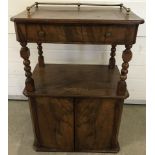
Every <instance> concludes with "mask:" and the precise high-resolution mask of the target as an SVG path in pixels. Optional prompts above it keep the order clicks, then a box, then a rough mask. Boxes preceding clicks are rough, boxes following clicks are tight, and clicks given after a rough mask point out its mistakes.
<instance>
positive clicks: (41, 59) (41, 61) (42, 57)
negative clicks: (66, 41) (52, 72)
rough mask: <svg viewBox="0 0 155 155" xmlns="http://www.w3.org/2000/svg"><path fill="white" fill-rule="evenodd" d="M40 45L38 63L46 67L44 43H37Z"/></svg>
mask: <svg viewBox="0 0 155 155" xmlns="http://www.w3.org/2000/svg"><path fill="white" fill-rule="evenodd" d="M37 45H38V54H39V56H38V63H39V67H44V66H45V64H44V56H43V55H42V54H43V50H42V45H41V43H37Z"/></svg>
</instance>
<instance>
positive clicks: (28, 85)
mask: <svg viewBox="0 0 155 155" xmlns="http://www.w3.org/2000/svg"><path fill="white" fill-rule="evenodd" d="M20 45H21V46H22V47H21V50H20V56H21V57H22V58H23V59H24V61H23V64H24V70H25V76H26V81H25V89H26V90H27V91H29V92H32V91H34V90H35V86H34V80H33V79H32V77H31V76H32V73H31V66H30V60H29V57H30V50H29V48H28V47H27V46H26V45H27V43H26V42H22V43H20Z"/></svg>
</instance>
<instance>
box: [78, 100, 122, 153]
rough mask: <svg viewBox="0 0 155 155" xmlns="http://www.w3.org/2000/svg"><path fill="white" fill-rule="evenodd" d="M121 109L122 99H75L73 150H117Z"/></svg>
mask: <svg viewBox="0 0 155 155" xmlns="http://www.w3.org/2000/svg"><path fill="white" fill-rule="evenodd" d="M118 101H119V102H118ZM121 111H122V101H120V100H116V99H77V100H76V102H75V150H76V151H92V152H95V151H97V152H110V151H111V152H117V151H118V150H119V146H118V141H117V134H118V128H119V123H120V116H121Z"/></svg>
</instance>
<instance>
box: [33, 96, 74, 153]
mask: <svg viewBox="0 0 155 155" xmlns="http://www.w3.org/2000/svg"><path fill="white" fill-rule="evenodd" d="M35 101H36V112H37V117H38V126H39V132H40V145H41V147H42V148H47V149H50V150H51V151H72V150H73V149H74V143H73V105H72V100H70V99H64V98H63V99H62V98H61V99H59V98H50V97H36V98H35Z"/></svg>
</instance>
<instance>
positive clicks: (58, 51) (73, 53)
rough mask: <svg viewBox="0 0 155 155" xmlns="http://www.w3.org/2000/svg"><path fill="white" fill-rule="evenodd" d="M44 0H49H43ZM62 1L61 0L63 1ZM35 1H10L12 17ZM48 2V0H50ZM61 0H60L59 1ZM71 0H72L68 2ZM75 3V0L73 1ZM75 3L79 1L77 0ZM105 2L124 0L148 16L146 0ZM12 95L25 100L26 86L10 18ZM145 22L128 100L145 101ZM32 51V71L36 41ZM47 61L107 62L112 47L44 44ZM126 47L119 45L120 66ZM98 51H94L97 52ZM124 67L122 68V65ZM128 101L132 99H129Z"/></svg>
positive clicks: (132, 64) (132, 67) (132, 66)
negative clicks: (24, 89)
mask: <svg viewBox="0 0 155 155" xmlns="http://www.w3.org/2000/svg"><path fill="white" fill-rule="evenodd" d="M41 1H42V2H43V1H45V2H47V1H46V0H41ZM59 1H60V0H59ZM61 1H62V0H61ZM33 2H35V1H32V0H9V18H10V17H11V16H14V15H16V14H17V13H19V12H20V11H23V10H24V9H25V8H26V6H28V5H30V4H32V3H33ZM48 2H49V1H48ZM57 2H58V1H57ZM65 2H69V0H67V1H65ZM71 2H73V0H72V1H71ZM74 2H78V1H77V0H74ZM80 2H94V3H103V0H97V1H96V0H94V1H93V0H91V1H90V0H89V1H88V0H83V1H80ZM104 2H108V3H110V2H115V3H117V2H123V3H124V4H126V5H127V6H128V7H130V8H131V9H132V10H133V11H134V12H135V13H136V14H137V15H139V16H140V17H142V18H144V19H145V0H122V1H119V0H113V1H112V0H106V1H104ZM8 38H9V47H8V48H9V63H8V64H9V79H8V81H9V85H8V86H9V88H8V89H9V92H8V94H9V98H19V99H22V98H23V97H24V96H23V95H22V90H23V88H24V81H25V76H24V70H23V65H22V62H23V60H22V58H20V54H19V50H20V46H19V43H18V42H17V41H16V38H15V32H14V26H13V23H12V22H10V21H9V34H8ZM145 39H146V38H145V24H143V25H140V27H139V31H138V36H137V43H136V44H135V45H134V46H133V48H132V51H133V59H132V61H131V62H130V68H129V74H128V80H127V84H128V89H129V92H130V97H129V100H130V101H131V100H145V51H146V49H145ZM28 46H29V48H30V50H31V57H30V60H31V66H32V70H33V68H34V66H35V64H36V63H37V57H38V54H37V49H36V45H35V44H29V45H28ZM43 48H44V57H45V62H46V63H83V64H107V63H108V59H109V53H110V46H105V45H63V44H61V45H58V44H43ZM123 50H124V46H118V47H117V53H116V54H117V55H116V59H117V65H118V66H119V67H120V65H121V63H122V59H121V54H122V51H123ZM94 51H95V52H94ZM120 68H121V67H120ZM130 101H129V102H130Z"/></svg>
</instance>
